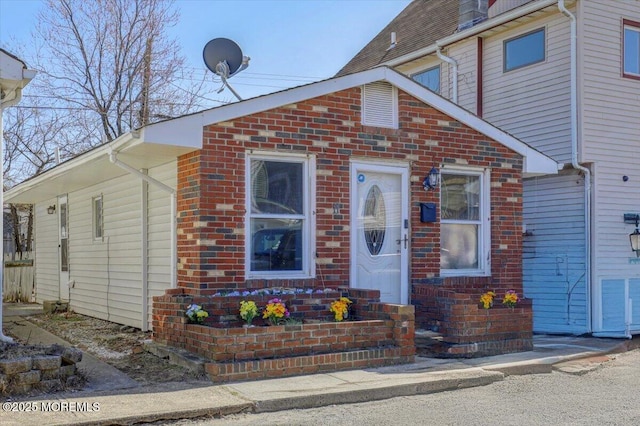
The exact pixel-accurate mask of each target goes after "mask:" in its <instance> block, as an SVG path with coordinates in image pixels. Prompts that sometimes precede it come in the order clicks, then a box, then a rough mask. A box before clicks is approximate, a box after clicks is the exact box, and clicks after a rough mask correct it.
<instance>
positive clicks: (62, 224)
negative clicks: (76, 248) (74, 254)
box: [58, 195, 69, 300]
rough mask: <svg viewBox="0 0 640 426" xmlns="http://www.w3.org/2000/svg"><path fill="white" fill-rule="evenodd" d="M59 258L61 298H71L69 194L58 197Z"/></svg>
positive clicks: (59, 296)
mask: <svg viewBox="0 0 640 426" xmlns="http://www.w3.org/2000/svg"><path fill="white" fill-rule="evenodd" d="M58 237H59V243H58V259H59V260H60V265H59V268H60V290H59V291H60V292H59V295H58V298H59V299H60V300H68V299H69V207H68V205H67V196H66V195H62V196H60V197H58Z"/></svg>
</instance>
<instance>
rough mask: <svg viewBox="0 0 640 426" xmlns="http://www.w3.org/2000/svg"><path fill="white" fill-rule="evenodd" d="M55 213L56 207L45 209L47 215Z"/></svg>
mask: <svg viewBox="0 0 640 426" xmlns="http://www.w3.org/2000/svg"><path fill="white" fill-rule="evenodd" d="M55 212H56V205H55V204H54V205H52V206H49V207H47V214H54V213H55Z"/></svg>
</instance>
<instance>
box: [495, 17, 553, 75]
mask: <svg viewBox="0 0 640 426" xmlns="http://www.w3.org/2000/svg"><path fill="white" fill-rule="evenodd" d="M545 45H546V43H545V31H544V28H540V29H538V30H534V31H531V32H528V33H526V34H523V35H520V36H518V37H514V38H511V39H509V40H505V41H504V64H503V66H504V71H505V72H507V71H511V70H515V69H517V68H522V67H526V66H527V65H532V64H536V63H538V62H544V60H545Z"/></svg>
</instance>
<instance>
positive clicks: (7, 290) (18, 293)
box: [2, 253, 35, 302]
mask: <svg viewBox="0 0 640 426" xmlns="http://www.w3.org/2000/svg"><path fill="white" fill-rule="evenodd" d="M34 278H35V268H34V267H33V253H22V254H20V253H14V254H5V255H4V276H3V283H4V286H3V290H2V296H3V297H2V300H3V301H4V302H32V301H33V299H32V297H33V293H34V285H35V280H34Z"/></svg>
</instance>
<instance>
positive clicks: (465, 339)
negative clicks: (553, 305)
mask: <svg viewBox="0 0 640 426" xmlns="http://www.w3.org/2000/svg"><path fill="white" fill-rule="evenodd" d="M482 292H483V291H481V290H478V292H477V293H476V292H473V293H462V292H456V291H454V290H451V289H448V288H442V287H440V286H437V285H419V286H417V285H414V292H413V300H414V303H415V304H416V305H417V306H416V311H417V312H418V313H417V321H418V326H419V327H421V328H425V329H429V330H433V331H437V332H438V333H440V334H442V336H443V337H442V343H443V344H442V345H441V346H439V347H436V348H435V353H434V355H435V356H441V357H446V358H473V357H482V356H489V355H499V354H505V353H512V352H523V351H530V350H533V309H532V302H531V300H528V299H523V300H521V301H520V302H518V304H517V306H516V307H515V308H508V307H506V306H504V305H502V303H501V300H502V299H501V297H502V293H501V292H499V293H498V295H497V296H496V299H495V301H494V305H493V307H492V308H490V309H484V308H483V307H482V306H481V305H480V304H479V299H480V295H481V294H482Z"/></svg>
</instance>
